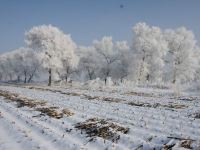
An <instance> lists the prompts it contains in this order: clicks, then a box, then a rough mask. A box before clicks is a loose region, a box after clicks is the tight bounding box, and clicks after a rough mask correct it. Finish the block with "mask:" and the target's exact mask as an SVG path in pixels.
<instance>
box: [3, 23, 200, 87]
mask: <svg viewBox="0 0 200 150" xmlns="http://www.w3.org/2000/svg"><path fill="white" fill-rule="evenodd" d="M133 34H134V38H133V41H132V43H131V46H129V45H128V44H127V42H126V41H118V42H113V39H112V37H107V36H105V37H103V38H102V39H101V40H95V41H93V43H92V45H91V46H89V47H85V46H77V45H76V44H75V42H74V41H73V40H72V39H71V37H70V35H66V34H65V33H63V32H62V31H61V30H59V29H58V28H57V27H54V26H52V25H42V26H37V27H33V28H32V29H30V30H29V31H28V32H26V33H25V42H26V45H27V47H25V48H19V49H16V50H14V51H11V52H7V53H4V54H2V55H1V56H0V79H1V80H4V81H8V80H15V81H22V80H23V81H24V83H26V82H31V81H32V80H33V78H39V77H40V76H41V75H43V74H44V72H45V71H46V72H48V78H49V79H48V85H51V81H52V79H54V80H66V81H68V80H69V78H74V79H76V80H81V81H85V80H92V79H95V78H97V77H99V78H101V79H102V80H104V81H105V84H106V82H107V78H108V77H112V79H113V80H115V81H121V82H123V79H125V78H126V79H128V80H131V81H134V82H135V83H138V84H145V83H147V82H150V83H155V82H156V83H158V82H168V83H177V82H178V83H180V82H181V83H182V82H189V81H193V80H198V72H199V61H200V57H199V50H200V49H199V47H198V46H197V41H196V39H195V36H194V34H193V32H192V31H189V30H187V29H186V28H184V27H181V28H178V29H175V30H172V29H167V30H161V29H160V28H159V27H154V26H148V25H147V24H146V23H138V24H136V25H135V26H134V27H133Z"/></svg>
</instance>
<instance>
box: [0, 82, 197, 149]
mask: <svg viewBox="0 0 200 150" xmlns="http://www.w3.org/2000/svg"><path fill="white" fill-rule="evenodd" d="M29 101H31V102H30V103H29ZM41 102H43V103H41ZM45 110H46V111H45ZM11 149H14V150H23V149H29V150H31V149H43V150H50V149H52V150H56V149H61V150H64V149H67V150H68V149H69V150H72V149H77V150H79V149H82V150H83V149H89V150H94V149H119V150H125V149H131V150H136V149H137V150H139V149H147V150H149V149H196V150H199V149H200V97H199V96H198V95H196V96H195V95H191V94H190V93H182V94H181V96H179V97H176V96H174V94H173V91H171V90H169V89H155V88H154V89H152V88H132V89H129V88H123V90H122V89H121V88H108V89H106V90H105V89H101V90H100V89H99V90H91V89H87V88H84V87H71V88H69V87H65V88H61V87H58V86H53V87H46V86H36V85H35V86H34V85H30V86H14V85H10V86H8V85H1V86H0V150H11Z"/></svg>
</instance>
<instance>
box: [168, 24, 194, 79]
mask: <svg viewBox="0 0 200 150" xmlns="http://www.w3.org/2000/svg"><path fill="white" fill-rule="evenodd" d="M165 37H166V40H167V42H168V53H167V55H166V57H165V62H166V67H165V80H167V81H170V82H172V83H176V82H185V81H190V80H193V79H194V77H195V72H196V69H197V63H198V57H196V56H195V55H196V53H195V50H196V48H197V45H196V39H195V36H194V34H193V32H192V31H189V30H187V29H186V28H185V27H181V28H178V29H176V30H171V29H168V30H166V31H165Z"/></svg>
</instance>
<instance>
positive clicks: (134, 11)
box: [0, 0, 200, 53]
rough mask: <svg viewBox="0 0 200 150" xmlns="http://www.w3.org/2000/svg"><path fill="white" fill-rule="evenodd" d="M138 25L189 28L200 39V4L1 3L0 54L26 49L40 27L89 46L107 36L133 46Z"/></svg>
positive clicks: (109, 0) (107, 0) (145, 0)
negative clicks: (54, 29)
mask: <svg viewBox="0 0 200 150" xmlns="http://www.w3.org/2000/svg"><path fill="white" fill-rule="evenodd" d="M120 5H123V8H121V7H120ZM137 22H146V23H148V24H150V25H155V26H160V27H161V28H176V27H179V26H186V27H187V28H188V29H191V30H193V31H194V33H195V35H196V36H197V38H198V39H200V0H0V53H1V52H5V51H10V50H13V49H15V48H18V47H21V46H25V43H24V32H25V31H28V30H29V29H30V28H31V27H33V26H37V25H42V24H52V25H54V26H57V27H59V28H60V29H61V30H63V31H64V32H65V33H70V34H71V36H72V39H73V40H74V41H75V42H76V43H77V44H78V45H89V44H91V43H92V41H93V40H94V39H100V38H101V37H102V36H104V35H107V36H112V37H113V39H114V40H127V41H129V42H130V41H131V39H132V37H133V35H132V30H131V29H132V26H133V25H134V24H136V23H137Z"/></svg>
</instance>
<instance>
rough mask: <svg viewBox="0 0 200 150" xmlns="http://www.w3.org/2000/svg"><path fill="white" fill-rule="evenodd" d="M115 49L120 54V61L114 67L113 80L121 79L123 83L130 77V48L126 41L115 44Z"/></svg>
mask: <svg viewBox="0 0 200 150" xmlns="http://www.w3.org/2000/svg"><path fill="white" fill-rule="evenodd" d="M115 49H116V50H117V51H118V53H119V60H118V61H117V62H116V63H115V64H114V65H113V69H112V72H111V74H112V78H115V79H120V82H123V79H124V78H126V77H127V76H128V75H129V70H128V68H129V64H130V61H131V57H130V48H129V46H128V44H127V42H126V41H118V42H116V43H115Z"/></svg>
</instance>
